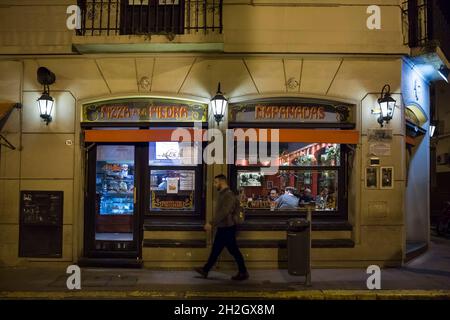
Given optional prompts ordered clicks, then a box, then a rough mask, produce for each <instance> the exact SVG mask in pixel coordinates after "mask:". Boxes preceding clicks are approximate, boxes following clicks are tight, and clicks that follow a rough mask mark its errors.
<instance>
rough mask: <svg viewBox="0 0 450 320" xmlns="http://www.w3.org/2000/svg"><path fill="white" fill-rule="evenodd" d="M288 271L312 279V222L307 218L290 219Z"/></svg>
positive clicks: (288, 226)
mask: <svg viewBox="0 0 450 320" xmlns="http://www.w3.org/2000/svg"><path fill="white" fill-rule="evenodd" d="M287 224H288V225H287V251H288V272H289V274H291V275H296V276H305V277H306V279H305V282H306V283H308V282H309V279H310V270H311V268H310V243H311V228H310V222H309V221H308V220H306V219H301V218H295V219H289V220H288V223H287Z"/></svg>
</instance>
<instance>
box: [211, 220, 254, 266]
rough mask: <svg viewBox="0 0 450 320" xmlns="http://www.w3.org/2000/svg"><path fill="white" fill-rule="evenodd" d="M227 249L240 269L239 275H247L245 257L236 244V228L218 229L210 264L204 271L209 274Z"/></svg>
mask: <svg viewBox="0 0 450 320" xmlns="http://www.w3.org/2000/svg"><path fill="white" fill-rule="evenodd" d="M225 247H226V248H227V249H228V252H230V254H231V255H232V256H233V258H234V260H236V263H237V265H238V268H239V273H246V272H247V268H246V267H245V262H244V257H243V256H242V253H241V251H240V250H239V247H238V245H237V242H236V226H232V227H223V228H217V232H216V236H215V238H214V243H213V246H212V250H211V254H210V255H209V259H208V262H206V264H205V266H204V267H203V270H205V271H206V272H209V270H211V268H212V267H213V266H214V264H215V263H216V261H217V259H218V258H219V256H220V253H221V252H222V250H223V248H225Z"/></svg>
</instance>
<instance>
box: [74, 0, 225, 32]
mask: <svg viewBox="0 0 450 320" xmlns="http://www.w3.org/2000/svg"><path fill="white" fill-rule="evenodd" d="M222 2H223V0H78V6H79V7H80V9H81V29H79V30H77V35H80V36H108V35H152V34H166V35H172V36H174V35H176V34H192V33H194V34H195V33H198V32H203V33H204V34H206V33H208V32H215V33H222V29H223V24H222V23H223V21H222V6H223V3H222Z"/></svg>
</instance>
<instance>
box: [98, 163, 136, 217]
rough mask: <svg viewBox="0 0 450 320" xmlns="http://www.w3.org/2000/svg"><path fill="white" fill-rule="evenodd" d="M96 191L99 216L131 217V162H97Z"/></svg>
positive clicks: (132, 177)
mask: <svg viewBox="0 0 450 320" xmlns="http://www.w3.org/2000/svg"><path fill="white" fill-rule="evenodd" d="M96 191H97V194H98V195H99V196H98V200H97V201H99V204H98V205H97V206H96V208H97V210H98V211H97V213H98V214H100V215H132V214H133V212H134V207H133V206H134V165H133V163H132V162H125V161H122V162H108V161H97V176H96Z"/></svg>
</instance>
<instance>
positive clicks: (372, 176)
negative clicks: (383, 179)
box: [366, 167, 378, 189]
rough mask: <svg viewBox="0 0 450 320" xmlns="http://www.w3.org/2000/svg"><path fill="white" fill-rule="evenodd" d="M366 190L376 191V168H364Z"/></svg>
mask: <svg viewBox="0 0 450 320" xmlns="http://www.w3.org/2000/svg"><path fill="white" fill-rule="evenodd" d="M366 188H367V189H378V168H377V167H366Z"/></svg>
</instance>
